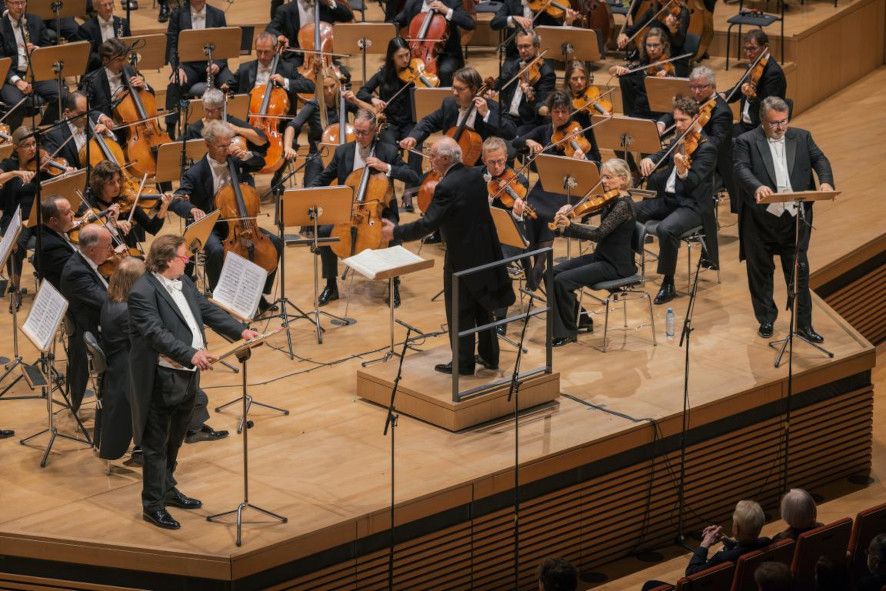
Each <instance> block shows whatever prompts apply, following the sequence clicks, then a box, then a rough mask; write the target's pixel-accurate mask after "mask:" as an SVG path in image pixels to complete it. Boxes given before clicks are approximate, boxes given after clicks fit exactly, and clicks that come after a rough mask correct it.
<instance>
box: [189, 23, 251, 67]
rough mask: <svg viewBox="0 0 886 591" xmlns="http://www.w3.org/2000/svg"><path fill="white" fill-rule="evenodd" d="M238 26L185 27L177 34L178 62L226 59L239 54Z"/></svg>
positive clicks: (239, 32) (239, 33) (239, 34)
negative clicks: (213, 27)
mask: <svg viewBox="0 0 886 591" xmlns="http://www.w3.org/2000/svg"><path fill="white" fill-rule="evenodd" d="M242 37H243V32H242V30H241V29H240V27H218V28H215V29H185V30H184V31H182V32H181V33H179V35H178V59H179V61H180V62H206V61H210V59H211V60H213V61H214V60H227V59H230V58H232V57H239V56H240V39H241V38H242Z"/></svg>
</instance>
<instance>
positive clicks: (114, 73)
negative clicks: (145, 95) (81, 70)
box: [80, 39, 148, 129]
mask: <svg viewBox="0 0 886 591" xmlns="http://www.w3.org/2000/svg"><path fill="white" fill-rule="evenodd" d="M98 55H99V59H100V60H101V64H102V67H101V68H98V69H96V70H95V71H93V72H90V73H89V74H87V75H86V76H85V77H84V78H83V79H82V80H81V81H80V90H81V92H83V93H84V94H86V95H87V96H88V97H89V107H90V109H92V110H94V111H99V112H101V113H102V114H103V115H104V116H105V118H106V119H102V120H100V123H104V124H105V125H106V126H108V127H109V128H110V129H113V127H114V125H113V121H112V120H111V118H112V117H113V116H114V107H115V106H116V105H117V102H118V101H117V100H115V99H119V98H120V93H121V92H123V91H125V90H126V80H124V79H123V76H125V74H124V71H123V69H124V68H125V67H126V58H127V56H128V55H129V47H128V46H126V45H124V44H123V43H122V42H121V41H120V40H118V39H108V40H107V41H105V42H103V43H102V44H101V46H100V47H99V49H98ZM129 83H130V84H132V87H133V88H138V89H143V88H148V85H147V83H146V82H145V79H144V78H143V77H142V76H140V75H138V74H137V73H135V74H133V75H132V76H130V77H129Z"/></svg>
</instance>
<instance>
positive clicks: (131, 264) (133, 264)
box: [108, 257, 145, 302]
mask: <svg viewBox="0 0 886 591" xmlns="http://www.w3.org/2000/svg"><path fill="white" fill-rule="evenodd" d="M144 273H145V262H144V261H143V260H141V259H139V258H136V257H127V258H125V259H123V260H122V261H121V262H120V265H119V266H118V267H117V269H116V270H115V271H114V274H113V275H111V279H110V281H108V299H109V300H111V301H112V302H125V301H126V300H127V299H129V292H130V291H131V290H132V286H133V285H135V282H136V280H137V279H138V278H139V277H141V276H142V275H144Z"/></svg>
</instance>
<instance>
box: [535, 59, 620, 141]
mask: <svg viewBox="0 0 886 591" xmlns="http://www.w3.org/2000/svg"><path fill="white" fill-rule="evenodd" d="M563 80H564V81H565V82H566V88H565V90H567V92H568V93H569V94H570V95H571V96H572V106H573V107H574V108H576V109H580V110H579V111H578V113H575V114H574V115H573V117H574V118H575V120H576V121H578V122H579V123H581V126H582V127H588V126H589V125H590V124H591V115H602V116H604V117H611V116H612V101H611V100H610V99H607V98H603V97H602V95H601V92H600V89H599V88H598V87H596V86H594V85H593V84H594V74H593V73H591V71H590V70H588V67H587V65H585V63H584V62H580V61H578V60H573V61H571V62H569V63H568V64H567V65H566V71H565V74H564V76H563ZM582 104H584V107H583V108H582V107H581V105H582ZM539 112H540V113H541V114H542V115H548V112H547V107H542V108H541V109H539Z"/></svg>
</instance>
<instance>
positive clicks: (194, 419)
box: [188, 388, 209, 432]
mask: <svg viewBox="0 0 886 591" xmlns="http://www.w3.org/2000/svg"><path fill="white" fill-rule="evenodd" d="M208 406H209V397H208V396H207V395H206V392H204V391H203V388H197V395H196V396H195V400H194V410H193V412H191V420H190V422H189V423H188V431H189V432H194V431H199V430H200V429H201V428H202V427H203V425H204V424H205V423H206V421H208V420H209V410H207V407H208Z"/></svg>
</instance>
